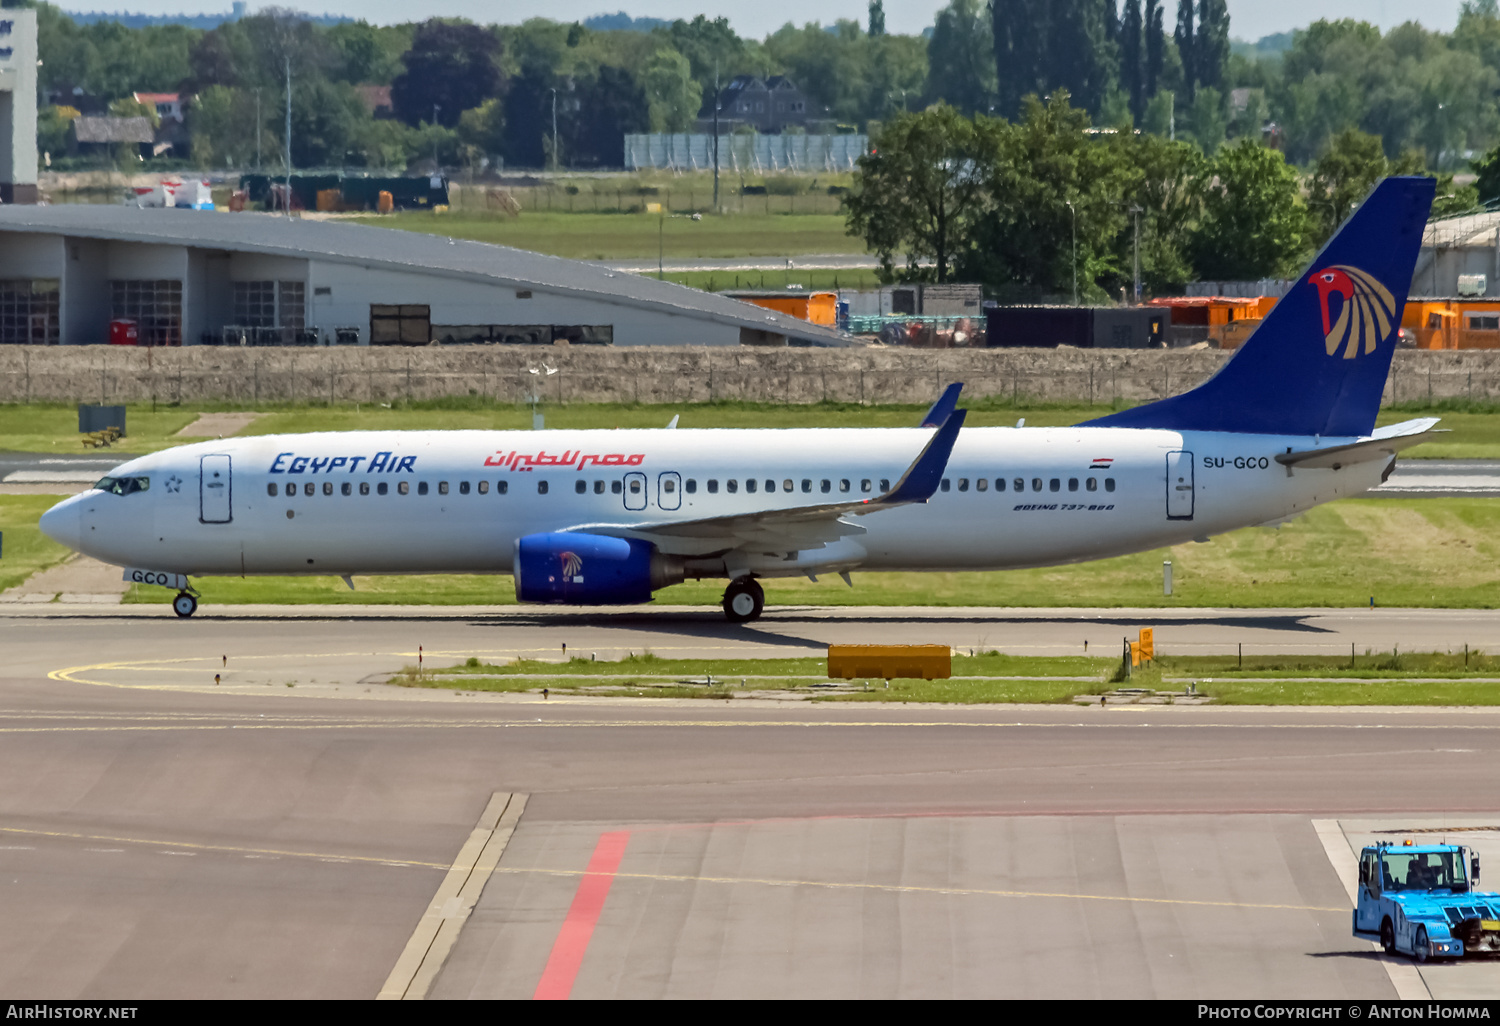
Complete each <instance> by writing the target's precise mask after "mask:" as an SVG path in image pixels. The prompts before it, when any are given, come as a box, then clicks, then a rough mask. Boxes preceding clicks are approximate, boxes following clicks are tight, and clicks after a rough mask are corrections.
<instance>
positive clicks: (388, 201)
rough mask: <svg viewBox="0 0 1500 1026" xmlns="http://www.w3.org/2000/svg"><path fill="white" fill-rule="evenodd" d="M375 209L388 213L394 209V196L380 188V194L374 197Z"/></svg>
mask: <svg viewBox="0 0 1500 1026" xmlns="http://www.w3.org/2000/svg"><path fill="white" fill-rule="evenodd" d="M375 209H376V210H378V211H379V212H380V213H382V214H389V213H390V212H391V211H392V210H395V209H396V197H395V196H392V195H391V194H390V193H389V192H387V191H386V190H384V189H382V190H380V195H378V196H376V197H375Z"/></svg>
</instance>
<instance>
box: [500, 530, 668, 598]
mask: <svg viewBox="0 0 1500 1026" xmlns="http://www.w3.org/2000/svg"><path fill="white" fill-rule="evenodd" d="M674 562H675V561H672V560H669V559H667V558H665V557H663V556H662V555H661V554H660V553H658V552H657V551H656V547H655V546H653V545H652V544H650V543H649V542H643V541H638V540H636V539H634V538H608V537H605V536H604V535H600V534H528V535H526V536H525V537H522V538H518V539H516V555H515V562H514V563H513V571H512V572H513V574H514V576H515V581H516V598H517V599H518V600H519V601H521V602H561V603H564V604H567V605H575V606H613V605H630V604H632V603H636V602H649V601H651V593H652V592H653V591H655V590H656V589H657V588H661V587H664V586H666V585H668V584H674V583H676V582H677V581H680V580H682V571H681V568H680V566H674V565H673V563H674Z"/></svg>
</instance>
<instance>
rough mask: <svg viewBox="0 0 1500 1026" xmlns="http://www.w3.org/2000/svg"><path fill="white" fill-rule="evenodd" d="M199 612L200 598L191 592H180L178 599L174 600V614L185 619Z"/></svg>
mask: <svg viewBox="0 0 1500 1026" xmlns="http://www.w3.org/2000/svg"><path fill="white" fill-rule="evenodd" d="M197 611H198V597H197V596H196V595H194V594H192V593H191V592H186V591H179V592H178V593H177V597H176V598H174V599H173V600H172V612H174V613H176V614H177V615H178V616H181V617H183V618H186V617H189V616H192V615H193V614H194V613H196V612H197Z"/></svg>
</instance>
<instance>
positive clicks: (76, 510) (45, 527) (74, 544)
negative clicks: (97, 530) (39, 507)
mask: <svg viewBox="0 0 1500 1026" xmlns="http://www.w3.org/2000/svg"><path fill="white" fill-rule="evenodd" d="M37 526H38V527H40V528H41V529H42V533H43V534H45V535H46V536H47V537H48V538H51V539H52V540H53V541H55V542H57V543H59V544H61V545H66V546H67V547H68V548H70V549H75V550H76V549H77V548H78V546H79V543H80V542H81V541H82V539H83V514H82V508H81V507H80V506H79V504H78V502H77V501H76V500H74V499H66V500H64V501H62V502H59V503H58V504H57V505H56V506H53V507H52V508H51V509H49V510H48V511H47V512H45V513H43V514H42V519H41V520H39V521H38V522H37Z"/></svg>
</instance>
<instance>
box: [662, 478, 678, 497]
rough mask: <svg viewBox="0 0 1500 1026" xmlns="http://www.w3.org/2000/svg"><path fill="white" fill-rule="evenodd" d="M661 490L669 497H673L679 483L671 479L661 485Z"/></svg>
mask: <svg viewBox="0 0 1500 1026" xmlns="http://www.w3.org/2000/svg"><path fill="white" fill-rule="evenodd" d="M661 490H662V491H664V492H666V493H667V494H668V495H671V494H672V493H673V492H675V491H677V482H676V481H674V480H672V479H671V478H670V477H669V478H667V479H666V480H665V481H663V482H662V483H661Z"/></svg>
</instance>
